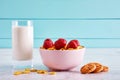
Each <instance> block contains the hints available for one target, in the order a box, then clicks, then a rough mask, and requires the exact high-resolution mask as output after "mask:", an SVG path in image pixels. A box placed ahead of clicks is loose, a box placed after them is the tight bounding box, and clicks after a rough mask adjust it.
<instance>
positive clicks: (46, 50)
mask: <svg viewBox="0 0 120 80" xmlns="http://www.w3.org/2000/svg"><path fill="white" fill-rule="evenodd" d="M84 49H86V48H85V47H83V48H81V49H72V50H49V49H41V48H39V50H43V51H79V50H84Z"/></svg>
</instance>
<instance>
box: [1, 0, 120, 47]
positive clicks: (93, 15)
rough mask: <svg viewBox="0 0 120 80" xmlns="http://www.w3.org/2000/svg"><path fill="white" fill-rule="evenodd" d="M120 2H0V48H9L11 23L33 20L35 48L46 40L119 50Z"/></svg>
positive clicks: (110, 0) (60, 0) (108, 0)
mask: <svg viewBox="0 0 120 80" xmlns="http://www.w3.org/2000/svg"><path fill="white" fill-rule="evenodd" d="M119 8H120V0H0V48H11V46H12V45H11V21H12V20H21V19H24V20H28V19H29V20H33V22H34V47H39V46H40V45H42V42H43V40H44V39H45V38H48V37H49V38H51V39H53V40H54V41H55V40H56V39H57V38H59V37H63V38H66V39H67V40H68V41H69V40H71V39H79V40H80V42H81V45H84V46H86V47H94V48H97V47H100V48H105V47H109V48H112V47H115V48H117V47H120V10H119Z"/></svg>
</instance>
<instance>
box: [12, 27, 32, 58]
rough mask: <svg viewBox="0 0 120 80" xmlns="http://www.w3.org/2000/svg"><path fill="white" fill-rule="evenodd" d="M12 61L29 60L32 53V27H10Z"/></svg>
mask: <svg viewBox="0 0 120 80" xmlns="http://www.w3.org/2000/svg"><path fill="white" fill-rule="evenodd" d="M12 46H13V59H15V60H31V59H32V53H33V27H32V26H13V27H12Z"/></svg>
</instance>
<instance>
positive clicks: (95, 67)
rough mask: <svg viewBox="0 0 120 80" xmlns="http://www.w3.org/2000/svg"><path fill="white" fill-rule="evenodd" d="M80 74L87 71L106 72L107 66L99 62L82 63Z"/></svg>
mask: <svg viewBox="0 0 120 80" xmlns="http://www.w3.org/2000/svg"><path fill="white" fill-rule="evenodd" d="M80 71H81V73H82V74H87V73H98V72H108V67H107V66H103V65H102V64H100V63H97V62H92V63H88V64H86V65H84V66H83V67H82V68H81V69H80Z"/></svg>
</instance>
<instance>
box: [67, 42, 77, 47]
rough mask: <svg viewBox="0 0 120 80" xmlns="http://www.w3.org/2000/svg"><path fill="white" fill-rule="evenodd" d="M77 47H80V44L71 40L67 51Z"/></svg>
mask: <svg viewBox="0 0 120 80" xmlns="http://www.w3.org/2000/svg"><path fill="white" fill-rule="evenodd" d="M77 47H78V44H77V43H76V41H73V40H71V41H70V42H69V43H68V45H67V49H68V48H74V49H75V48H77Z"/></svg>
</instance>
